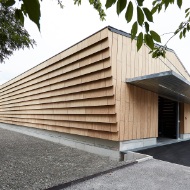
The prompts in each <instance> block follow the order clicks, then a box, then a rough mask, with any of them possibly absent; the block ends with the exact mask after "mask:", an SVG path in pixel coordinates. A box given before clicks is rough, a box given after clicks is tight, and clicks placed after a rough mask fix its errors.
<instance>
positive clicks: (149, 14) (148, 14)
mask: <svg viewBox="0 0 190 190" xmlns="http://www.w3.org/2000/svg"><path fill="white" fill-rule="evenodd" d="M143 11H144V14H145V15H146V18H147V20H148V21H149V22H153V18H152V13H151V12H150V11H149V9H148V8H143Z"/></svg>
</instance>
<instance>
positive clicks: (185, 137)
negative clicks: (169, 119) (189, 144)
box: [180, 133, 190, 139]
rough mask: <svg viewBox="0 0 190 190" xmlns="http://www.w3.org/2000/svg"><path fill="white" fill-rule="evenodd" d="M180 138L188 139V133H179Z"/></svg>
mask: <svg viewBox="0 0 190 190" xmlns="http://www.w3.org/2000/svg"><path fill="white" fill-rule="evenodd" d="M180 139H190V134H189V133H188V134H180Z"/></svg>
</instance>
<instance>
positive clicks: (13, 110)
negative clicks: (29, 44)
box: [0, 29, 118, 140]
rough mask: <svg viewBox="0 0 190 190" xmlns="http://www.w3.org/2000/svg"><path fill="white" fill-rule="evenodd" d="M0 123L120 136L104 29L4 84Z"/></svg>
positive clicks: (95, 135) (0, 92)
mask: <svg viewBox="0 0 190 190" xmlns="http://www.w3.org/2000/svg"><path fill="white" fill-rule="evenodd" d="M0 121H1V122H4V123H10V124H16V125H23V126H28V127H35V128H41V129H47V130H53V131H60V132H66V133H71V134H78V135H84V136H90V137H96V138H103V139H109V140H118V128H117V119H116V111H115V98H114V86H113V81H112V70H111V63H110V47H109V40H108V30H107V29H104V30H102V31H100V32H98V33H96V34H94V35H92V36H91V37H89V38H87V39H85V40H84V41H82V42H80V43H78V44H76V45H74V46H73V47H71V48H70V49H68V50H66V51H64V52H62V53H60V54H58V55H56V56H54V57H53V58H51V59H49V60H47V61H46V62H44V63H42V64H40V65H38V66H37V67H35V68H33V69H31V70H29V71H27V72H25V73H24V74H22V75H20V76H18V77H17V78H15V79H13V80H11V81H9V82H7V83H5V84H4V85H2V86H1V89H0Z"/></svg>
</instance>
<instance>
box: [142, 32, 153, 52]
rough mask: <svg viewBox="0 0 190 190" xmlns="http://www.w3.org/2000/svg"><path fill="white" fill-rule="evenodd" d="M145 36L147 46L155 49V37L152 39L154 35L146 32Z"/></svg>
mask: <svg viewBox="0 0 190 190" xmlns="http://www.w3.org/2000/svg"><path fill="white" fill-rule="evenodd" d="M144 38H145V43H146V44H147V46H148V47H149V48H150V49H152V50H153V49H154V42H153V39H152V36H151V35H149V34H145V35H144Z"/></svg>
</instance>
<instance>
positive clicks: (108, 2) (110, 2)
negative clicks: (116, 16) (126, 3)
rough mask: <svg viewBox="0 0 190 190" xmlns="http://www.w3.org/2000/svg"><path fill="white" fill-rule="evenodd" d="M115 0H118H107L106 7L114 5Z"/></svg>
mask: <svg viewBox="0 0 190 190" xmlns="http://www.w3.org/2000/svg"><path fill="white" fill-rule="evenodd" d="M115 2H116V0H107V1H106V5H105V7H106V9H108V8H110V7H111V6H112V5H114V4H115Z"/></svg>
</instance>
